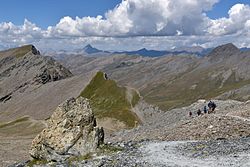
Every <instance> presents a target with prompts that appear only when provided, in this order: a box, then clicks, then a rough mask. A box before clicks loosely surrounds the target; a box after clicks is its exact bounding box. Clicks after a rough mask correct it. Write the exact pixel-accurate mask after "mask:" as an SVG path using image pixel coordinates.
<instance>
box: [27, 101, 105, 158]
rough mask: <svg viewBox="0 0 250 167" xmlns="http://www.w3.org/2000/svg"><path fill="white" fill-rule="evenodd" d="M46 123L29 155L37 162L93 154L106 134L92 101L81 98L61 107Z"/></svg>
mask: <svg viewBox="0 0 250 167" xmlns="http://www.w3.org/2000/svg"><path fill="white" fill-rule="evenodd" d="M47 124H48V127H47V128H46V129H44V130H43V131H42V132H41V133H40V134H39V135H38V136H37V137H36V138H35V139H34V140H33V142H32V145H31V149H30V155H31V156H32V157H33V158H35V159H44V160H47V161H64V160H66V159H67V158H69V157H70V156H79V155H86V154H88V153H90V152H94V151H95V150H96V149H97V148H98V147H99V145H100V144H102V143H103V141H104V131H103V129H102V128H98V127H96V120H95V118H94V115H93V112H92V109H91V108H90V105H89V102H88V100H87V99H85V98H82V97H80V98H78V99H74V98H72V99H69V100H67V101H66V102H65V103H63V104H61V105H60V106H59V107H58V108H57V109H56V110H55V112H54V113H53V114H52V116H51V118H50V119H49V120H48V122H47Z"/></svg>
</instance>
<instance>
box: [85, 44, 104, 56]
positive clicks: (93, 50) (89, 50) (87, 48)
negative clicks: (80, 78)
mask: <svg viewBox="0 0 250 167" xmlns="http://www.w3.org/2000/svg"><path fill="white" fill-rule="evenodd" d="M83 51H84V52H85V53H88V54H93V53H99V52H102V51H101V50H99V49H96V48H94V47H93V46H91V45H90V44H88V45H86V46H85V47H84V48H83Z"/></svg>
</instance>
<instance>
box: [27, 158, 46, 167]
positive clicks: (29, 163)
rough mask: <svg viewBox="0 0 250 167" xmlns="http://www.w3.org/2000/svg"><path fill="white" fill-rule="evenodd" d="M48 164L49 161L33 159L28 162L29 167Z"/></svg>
mask: <svg viewBox="0 0 250 167" xmlns="http://www.w3.org/2000/svg"><path fill="white" fill-rule="evenodd" d="M46 164H48V161H46V160H38V159H32V160H31V161H29V162H28V164H27V166H28V167H33V166H35V165H46Z"/></svg>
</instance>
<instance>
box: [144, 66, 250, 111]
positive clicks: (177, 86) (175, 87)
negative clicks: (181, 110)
mask: <svg viewBox="0 0 250 167" xmlns="http://www.w3.org/2000/svg"><path fill="white" fill-rule="evenodd" d="M215 70H216V69H215ZM209 72H211V71H198V72H196V73H191V75H190V74H189V73H184V74H182V75H180V76H179V77H178V78H177V79H175V80H173V81H172V82H171V84H169V83H164V84H162V85H159V86H157V87H156V88H152V89H147V90H146V92H145V91H142V94H143V95H145V100H146V101H147V102H149V103H152V104H156V105H158V106H159V107H160V108H161V109H162V110H169V109H173V108H178V107H184V106H187V105H190V104H192V103H194V102H196V101H197V100H198V99H211V98H214V97H217V96H219V95H221V94H223V93H225V92H227V91H230V90H234V89H238V88H240V87H243V86H244V85H248V84H250V80H238V81H236V77H235V73H232V74H231V76H230V77H229V78H228V79H227V80H226V81H225V82H224V83H223V84H222V81H223V78H222V76H221V75H218V76H217V77H216V78H214V79H211V77H210V76H209ZM210 75H211V74H210ZM192 85H196V87H195V89H190V88H191V87H192ZM147 92H152V93H149V94H146V93H147Z"/></svg>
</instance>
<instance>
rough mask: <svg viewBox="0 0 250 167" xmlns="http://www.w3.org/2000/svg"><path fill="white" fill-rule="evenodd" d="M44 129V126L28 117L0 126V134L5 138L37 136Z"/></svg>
mask: <svg viewBox="0 0 250 167" xmlns="http://www.w3.org/2000/svg"><path fill="white" fill-rule="evenodd" d="M44 127H45V125H43V123H42V122H40V121H35V120H34V121H33V120H32V119H31V118H30V117H22V118H18V119H16V120H14V121H11V122H7V123H2V124H0V133H2V134H5V135H6V136H12V135H14V136H15V135H18V136H29V135H36V134H38V133H39V132H41V131H42V130H43V128H44Z"/></svg>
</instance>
